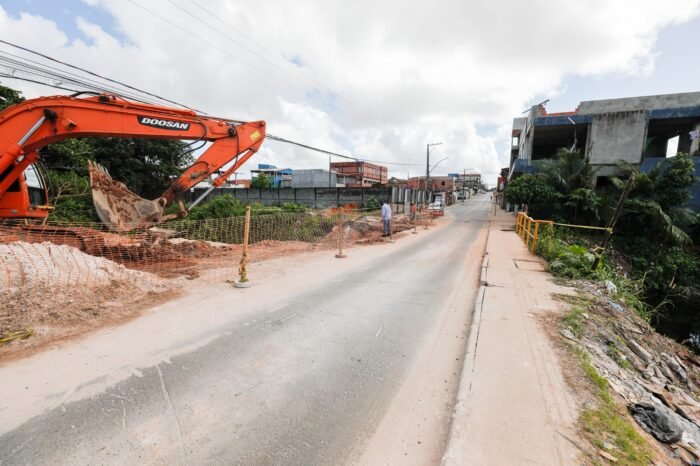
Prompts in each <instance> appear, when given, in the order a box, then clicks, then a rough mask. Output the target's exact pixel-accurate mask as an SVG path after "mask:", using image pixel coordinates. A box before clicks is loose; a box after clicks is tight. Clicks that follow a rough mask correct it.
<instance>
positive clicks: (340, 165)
mask: <svg viewBox="0 0 700 466" xmlns="http://www.w3.org/2000/svg"><path fill="white" fill-rule="evenodd" d="M330 168H331V171H333V172H336V173H337V174H338V175H342V176H344V177H345V178H346V180H347V183H346V185H347V186H348V187H362V186H365V187H367V186H372V185H375V184H387V181H388V178H389V176H388V175H389V170H388V169H387V168H386V167H384V166H382V165H377V164H375V163H370V162H333V163H331V167H330Z"/></svg>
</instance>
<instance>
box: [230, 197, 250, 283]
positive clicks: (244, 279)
mask: <svg viewBox="0 0 700 466" xmlns="http://www.w3.org/2000/svg"><path fill="white" fill-rule="evenodd" d="M249 236H250V206H247V207H246V208H245V226H244V227H243V253H242V254H241V262H240V264H239V267H238V274H239V280H238V281H237V282H234V284H233V286H234V287H236V288H248V287H249V286H250V281H249V280H248V271H247V270H246V266H247V265H248V239H249Z"/></svg>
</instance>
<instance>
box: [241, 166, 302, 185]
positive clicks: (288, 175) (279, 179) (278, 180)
mask: <svg viewBox="0 0 700 466" xmlns="http://www.w3.org/2000/svg"><path fill="white" fill-rule="evenodd" d="M250 173H251V174H253V175H260V174H263V175H265V176H267V177H268V178H269V179H270V182H271V183H272V184H271V186H272V187H273V188H290V187H291V186H292V169H291V168H277V167H276V166H274V165H268V164H265V163H259V164H258V168H257V170H251V171H250ZM253 178H255V176H253Z"/></svg>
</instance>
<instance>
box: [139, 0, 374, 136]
mask: <svg viewBox="0 0 700 466" xmlns="http://www.w3.org/2000/svg"><path fill="white" fill-rule="evenodd" d="M127 1H128V2H129V3H131V4H132V5H134V6H135V7H137V8H140V9H141V10H143V11H146V12H148V13H150V14H151V15H153V16H155V17H156V18H158V19H160V20H161V21H163V22H166V23H168V24H170V25H171V26H173V27H174V28H176V29H178V30H180V31H182V32H183V33H185V34H187V35H188V36H190V37H193V38H195V39H197V40H199V41H201V42H204V43H205V44H207V45H209V46H210V47H212V48H214V49H216V50H218V51H220V52H221V53H223V54H224V55H227V56H229V57H231V58H233V59H234V60H236V61H238V62H240V63H242V64H244V65H246V66H248V67H249V68H251V69H253V70H255V71H257V72H258V73H261V74H263V75H265V76H267V77H268V78H270V79H272V80H275V81H278V82H280V83H282V84H284V85H286V86H288V87H289V88H291V89H294V90H295V91H297V92H299V93H300V94H301V95H303V96H305V97H309V98H313V99H316V100H317V101H319V102H321V103H323V104H325V105H331V102H329V101H327V100H325V99H323V98H321V97H320V96H319V95H316V94H309V93H307V91H306V89H304V88H301V87H299V86H296V85H294V84H292V83H290V82H287V81H285V80H284V79H282V78H280V77H278V76H275V75H273V74H271V73H269V72H267V71H266V70H264V69H262V68H259V67H257V66H256V65H253V64H251V63H249V62H248V61H246V60H243V59H242V58H241V57H239V56H237V55H234V54H232V53H230V52H229V51H228V50H226V49H224V48H222V47H220V46H218V45H217V44H215V43H214V42H211V41H210V40H208V39H205V38H203V37H201V36H199V35H197V34H195V33H193V32H191V31H190V30H188V29H186V28H184V27H182V26H180V25H179V24H177V23H175V22H173V21H171V20H169V19H167V18H164V17H163V16H161V15H159V14H158V13H156V12H155V11H153V10H151V9H149V8H147V7H145V6H143V5H141V4H139V3H137V2H135V1H134V0H127ZM166 1H168V2H170V3H171V4H173V5H175V4H174V3H172V2H171V1H170V0H166ZM175 6H176V7H177V8H178V9H180V10H182V11H184V12H185V13H186V14H188V15H189V16H191V17H193V18H195V19H197V20H198V21H200V22H202V23H204V24H205V25H206V26H207V27H208V28H210V29H213V30H214V31H217V32H218V33H219V34H222V35H224V36H225V37H227V38H228V39H229V40H232V41H234V42H236V41H235V39H232V38H230V37H229V36H227V35H226V34H224V33H222V32H221V31H218V30H217V29H215V28H213V27H212V26H210V25H209V24H207V23H206V22H204V21H203V20H201V19H200V18H198V17H196V16H194V15H193V14H192V13H191V12H188V11H187V10H185V9H183V8H182V7H180V6H178V5H175ZM236 43H238V44H240V43H239V42H236ZM354 116H355V118H357V119H358V120H362V119H365V118H364V117H361V116H359V115H358V114H357V113H356V114H355V115H354ZM365 120H366V119H365ZM370 123H371V122H370Z"/></svg>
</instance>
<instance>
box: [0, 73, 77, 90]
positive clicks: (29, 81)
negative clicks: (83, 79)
mask: <svg viewBox="0 0 700 466" xmlns="http://www.w3.org/2000/svg"><path fill="white" fill-rule="evenodd" d="M0 78H9V79H17V80H19V81H26V82H28V83H34V84H41V85H43V86H49V87H53V88H55V89H61V90H63V91H69V92H80V91H79V90H77V89H68V88H67V87H62V86H59V85H57V84H48V83H45V82H42V81H36V80H34V79H29V78H20V77H19V76H12V75H11V74H7V73H0Z"/></svg>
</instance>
